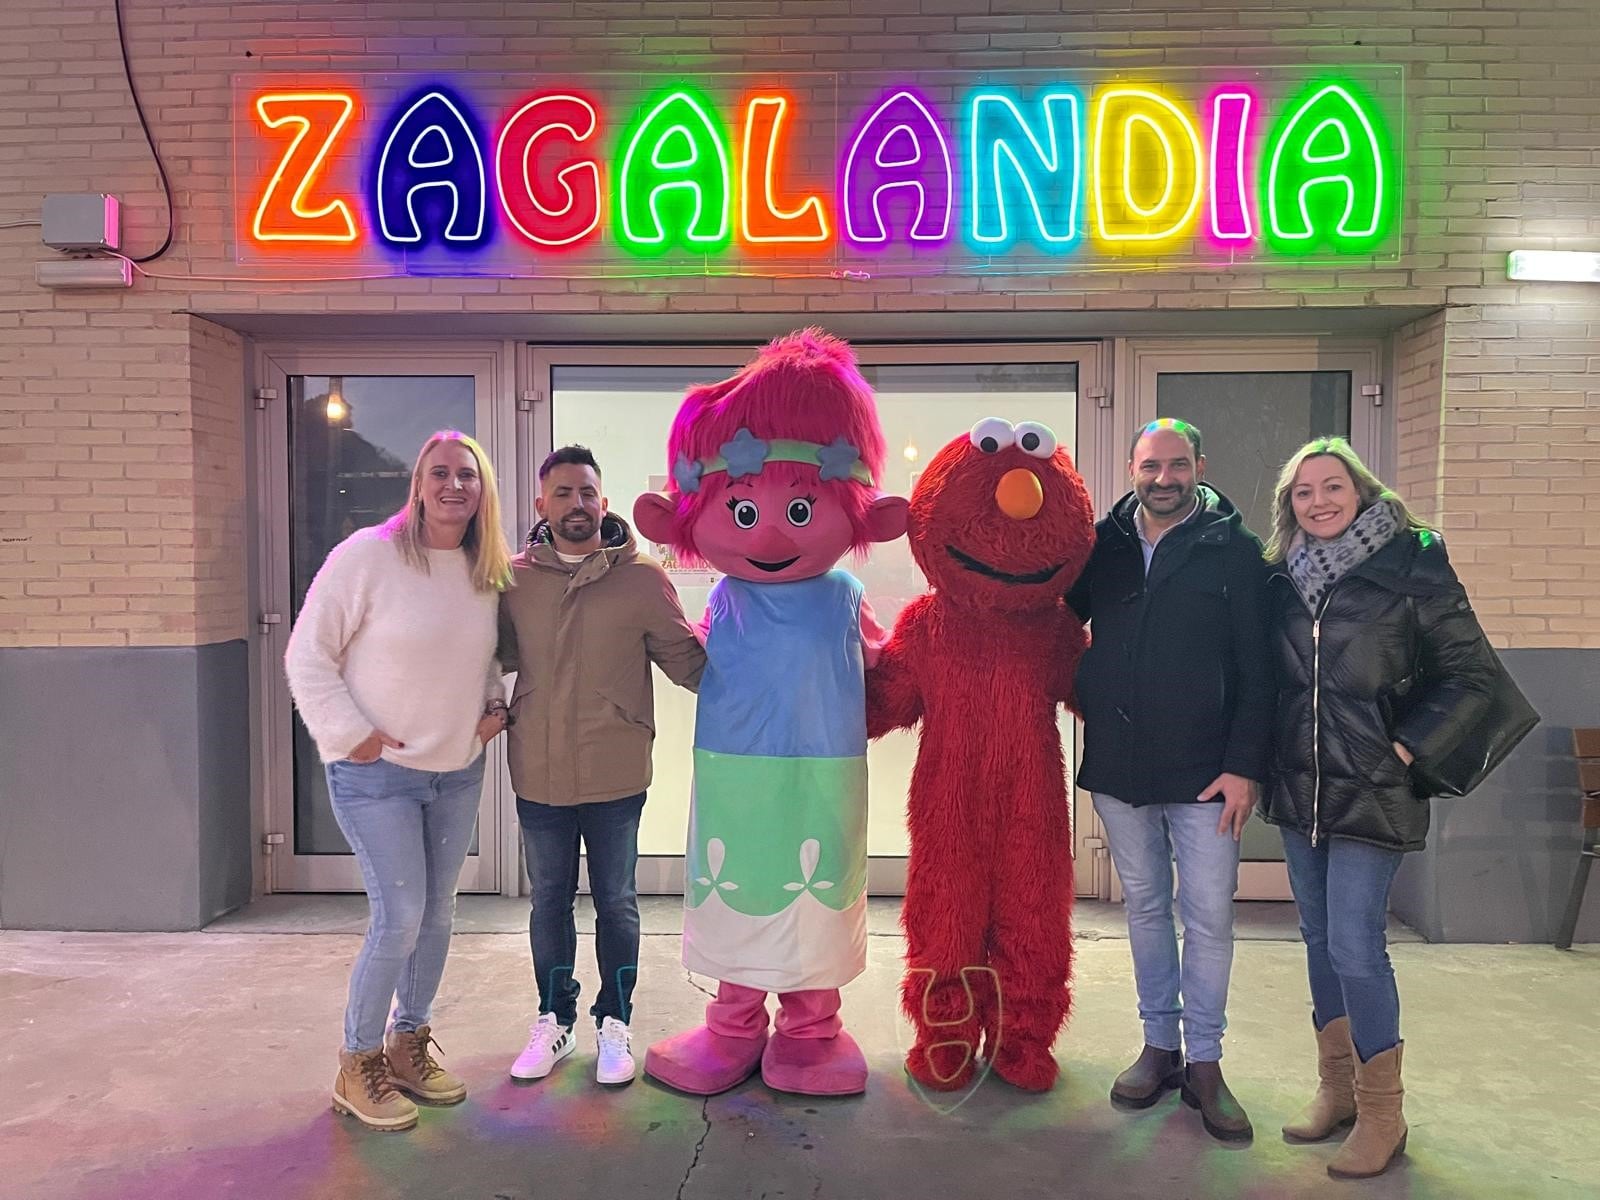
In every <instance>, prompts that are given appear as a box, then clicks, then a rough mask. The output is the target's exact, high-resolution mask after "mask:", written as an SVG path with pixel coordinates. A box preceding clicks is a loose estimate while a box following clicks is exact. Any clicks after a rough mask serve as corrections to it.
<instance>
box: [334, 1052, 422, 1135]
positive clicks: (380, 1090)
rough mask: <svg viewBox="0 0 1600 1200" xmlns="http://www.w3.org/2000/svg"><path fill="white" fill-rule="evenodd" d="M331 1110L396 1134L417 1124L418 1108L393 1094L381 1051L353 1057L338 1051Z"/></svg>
mask: <svg viewBox="0 0 1600 1200" xmlns="http://www.w3.org/2000/svg"><path fill="white" fill-rule="evenodd" d="M333 1107H334V1109H335V1110H336V1111H338V1112H342V1113H349V1114H350V1115H351V1116H352V1117H354V1118H355V1119H356V1120H358V1121H360V1122H361V1123H362V1124H363V1125H365V1126H366V1127H367V1128H368V1129H381V1130H384V1131H385V1132H396V1131H398V1130H401V1129H410V1128H411V1127H412V1126H413V1125H415V1124H416V1123H417V1106H416V1105H415V1104H413V1103H411V1101H409V1100H407V1099H406V1098H405V1097H404V1096H402V1095H401V1094H400V1093H399V1092H397V1091H395V1089H394V1084H393V1083H392V1082H390V1080H389V1063H388V1061H387V1060H386V1059H385V1058H384V1056H383V1051H382V1050H366V1051H363V1052H362V1053H360V1054H352V1053H351V1052H350V1051H348V1050H341V1051H339V1074H338V1077H337V1078H335V1079H334V1081H333Z"/></svg>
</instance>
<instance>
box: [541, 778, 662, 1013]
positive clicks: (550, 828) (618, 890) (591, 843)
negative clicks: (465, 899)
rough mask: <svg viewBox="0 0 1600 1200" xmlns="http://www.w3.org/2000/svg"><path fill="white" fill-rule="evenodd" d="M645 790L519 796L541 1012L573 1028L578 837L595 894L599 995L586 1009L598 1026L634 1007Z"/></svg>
mask: <svg viewBox="0 0 1600 1200" xmlns="http://www.w3.org/2000/svg"><path fill="white" fill-rule="evenodd" d="M643 808H644V793H643V792H640V793H639V794H638V795H637V796H627V797H624V798H623V799H621V800H607V801H604V802H602V803H600V804H570V805H558V804H535V803H533V802H532V801H530V800H523V799H522V798H520V797H519V798H518V799H517V821H518V823H519V824H521V826H522V849H523V853H524V855H525V856H526V858H527V862H528V882H529V883H530V885H531V886H532V889H533V897H532V901H533V907H532V909H531V911H530V912H529V913H528V941H529V943H530V944H531V946H532V948H533V974H534V981H535V982H536V983H537V984H538V987H539V1011H540V1012H547V1013H554V1014H555V1018H556V1020H557V1021H559V1022H561V1024H563V1025H565V1026H567V1027H568V1028H571V1027H572V1025H573V1024H574V1023H575V1022H576V1021H577V1019H578V993H579V992H580V991H581V990H582V989H581V988H580V987H579V986H578V981H577V979H576V978H575V969H576V962H577V957H578V927H577V923H576V921H575V920H574V918H573V915H572V905H573V901H575V900H576V899H577V896H578V843H579V841H580V840H581V841H582V843H583V846H584V848H585V849H586V850H587V851H588V855H589V893H590V896H591V897H592V899H593V900H594V953H595V958H596V959H597V960H599V964H600V993H599V995H597V996H596V997H595V1001H594V1007H592V1008H591V1009H589V1015H590V1016H592V1017H593V1018H594V1021H595V1024H596V1025H599V1024H600V1022H601V1021H603V1020H605V1018H607V1017H614V1018H615V1019H616V1020H618V1021H621V1022H622V1023H623V1024H624V1025H626V1024H628V1016H629V1014H630V1013H631V1012H632V1008H633V1004H632V1002H633V985H634V984H635V983H636V982H637V981H638V977H639V896H638V893H637V892H636V891H635V890H634V881H633V874H634V868H635V867H636V866H637V865H638V862H639V813H640V811H641V810H642V809H643Z"/></svg>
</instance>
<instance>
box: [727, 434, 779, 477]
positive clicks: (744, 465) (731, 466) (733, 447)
mask: <svg viewBox="0 0 1600 1200" xmlns="http://www.w3.org/2000/svg"><path fill="white" fill-rule="evenodd" d="M721 449H722V459H723V461H724V462H726V463H727V464H728V478H729V479H740V478H743V477H744V476H746V475H759V474H761V468H762V466H763V465H764V464H765V463H766V461H767V452H768V451H769V450H770V449H771V447H769V446H768V445H767V443H766V442H763V441H762V440H761V439H760V438H758V437H756V435H755V434H753V433H751V432H750V431H749V430H748V429H741V430H739V432H738V433H736V434H735V435H734V437H733V441H731V442H723V443H722V448H721Z"/></svg>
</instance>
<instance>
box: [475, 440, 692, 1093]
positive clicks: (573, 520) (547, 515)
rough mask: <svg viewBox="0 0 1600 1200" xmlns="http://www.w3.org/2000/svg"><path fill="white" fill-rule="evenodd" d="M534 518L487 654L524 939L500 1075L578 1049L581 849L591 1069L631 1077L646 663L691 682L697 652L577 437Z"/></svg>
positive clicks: (649, 734) (522, 1072)
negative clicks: (516, 1028) (591, 933)
mask: <svg viewBox="0 0 1600 1200" xmlns="http://www.w3.org/2000/svg"><path fill="white" fill-rule="evenodd" d="M539 489H540V495H539V497H538V500H537V501H536V507H537V508H538V511H539V516H540V518H541V520H540V521H539V523H538V524H537V525H536V526H534V528H533V531H532V532H531V533H530V534H529V535H528V544H527V547H526V549H524V551H523V552H522V553H521V554H519V555H517V556H516V558H514V559H513V560H512V564H511V565H512V586H511V587H510V588H508V589H507V590H506V591H505V592H503V593H502V594H501V599H500V646H499V657H500V662H501V665H502V667H503V668H504V670H505V671H506V672H507V673H510V672H513V671H514V672H516V675H517V682H516V687H515V688H514V689H513V690H512V694H511V725H510V729H509V731H508V739H509V746H508V754H509V757H510V762H511V783H512V786H513V787H515V789H516V792H517V818H518V820H519V821H520V823H521V825H522V845H523V850H524V853H525V855H526V857H527V864H528V878H529V880H530V881H531V882H532V885H533V908H532V912H531V913H530V914H529V917H528V940H529V942H530V943H531V944H532V947H533V969H534V975H535V978H536V980H537V983H538V988H539V1019H538V1021H537V1023H536V1024H534V1025H533V1027H532V1029H531V1036H530V1037H529V1039H528V1045H527V1048H526V1049H525V1050H524V1051H523V1052H522V1053H521V1054H520V1055H518V1056H517V1060H516V1063H515V1064H514V1065H513V1066H512V1068H511V1076H512V1078H513V1079H518V1080H534V1079H543V1078H544V1077H545V1076H546V1075H548V1074H549V1073H550V1070H551V1068H552V1067H554V1066H555V1064H556V1063H557V1062H558V1061H560V1060H561V1059H563V1058H565V1057H566V1056H567V1055H568V1054H570V1053H572V1051H573V1049H574V1048H575V1046H576V1041H575V1039H574V1037H573V1032H572V1028H573V1025H574V1024H575V1023H576V1021H577V1016H578V992H579V990H580V989H579V986H578V982H577V980H576V978H574V969H573V967H574V961H575V959H576V956H577V946H578V934H577V926H576V924H575V922H574V920H573V911H572V909H573V901H574V900H575V899H576V896H577V891H578V846H579V842H580V841H581V842H582V843H583V845H584V847H585V848H586V850H587V851H588V856H589V890H590V892H591V894H592V896H593V899H594V907H595V955H596V957H597V958H598V959H599V964H600V991H599V995H598V996H597V997H596V999H595V1003H594V1006H593V1007H592V1008H591V1009H590V1010H589V1011H590V1014H591V1015H592V1016H593V1017H594V1019H595V1024H596V1026H597V1029H598V1042H599V1062H598V1066H597V1068H596V1072H595V1077H596V1079H597V1080H598V1082H600V1083H603V1084H624V1083H627V1082H629V1081H630V1080H631V1079H632V1078H633V1075H634V1061H633V1055H632V1053H631V1051H630V1043H629V1034H628V1017H629V1011H630V1006H631V999H632V996H633V986H634V982H635V980H636V978H637V975H638V961H639V903H638V897H637V895H636V893H635V891H634V867H635V865H636V863H637V861H638V856H639V813H640V810H641V809H642V808H643V807H644V798H645V789H646V788H647V787H648V786H649V785H650V770H651V763H650V751H651V745H652V743H653V741H654V738H655V714H654V703H653V697H652V692H651V679H650V664H651V663H652V662H653V663H655V664H656V665H657V666H659V667H660V668H661V669H662V670H663V671H664V672H666V674H667V677H668V678H669V679H671V680H672V681H673V682H674V683H676V684H678V685H680V686H682V687H686V688H689V689H690V690H693V689H695V688H697V687H698V686H699V683H700V673H701V671H702V670H704V668H705V661H706V656H705V650H704V648H703V647H702V646H701V644H700V641H699V639H698V638H697V637H696V636H695V631H694V630H693V629H692V628H691V627H690V625H689V622H688V620H687V619H685V617H684V615H683V606H682V605H681V604H680V603H679V602H678V593H677V591H676V590H675V589H674V588H673V586H672V581H671V580H670V579H668V578H667V573H666V572H665V571H664V570H663V569H662V568H661V566H660V564H659V563H657V562H655V561H654V560H653V559H650V558H648V557H646V556H644V555H642V554H640V553H639V551H638V547H637V543H636V542H635V541H634V536H633V532H632V531H631V530H630V529H629V528H628V526H627V524H626V523H625V522H624V521H622V520H621V519H620V518H619V517H615V516H612V515H611V514H610V513H609V512H608V511H607V505H606V500H605V497H604V496H603V495H602V494H601V490H600V468H599V467H598V466H597V465H596V463H595V460H594V456H593V455H592V454H591V453H590V452H589V451H588V450H587V449H585V448H584V447H582V446H565V447H563V448H561V449H560V450H557V451H555V452H554V453H553V454H551V455H550V456H549V457H548V458H547V459H545V461H544V463H543V465H541V466H540V468H539Z"/></svg>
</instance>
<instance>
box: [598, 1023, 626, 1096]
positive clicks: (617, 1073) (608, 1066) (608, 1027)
mask: <svg viewBox="0 0 1600 1200" xmlns="http://www.w3.org/2000/svg"><path fill="white" fill-rule="evenodd" d="M598 1040H599V1043H600V1060H599V1061H598V1062H597V1063H596V1064H595V1069H594V1078H595V1082H596V1083H606V1084H619V1083H631V1082H633V1072H634V1065H633V1053H632V1050H631V1046H632V1045H633V1035H632V1034H631V1033H629V1032H628V1027H627V1026H626V1025H624V1024H623V1023H622V1022H621V1021H619V1020H617V1019H616V1018H615V1017H607V1018H606V1019H605V1020H603V1021H601V1022H600V1031H599V1035H598Z"/></svg>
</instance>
